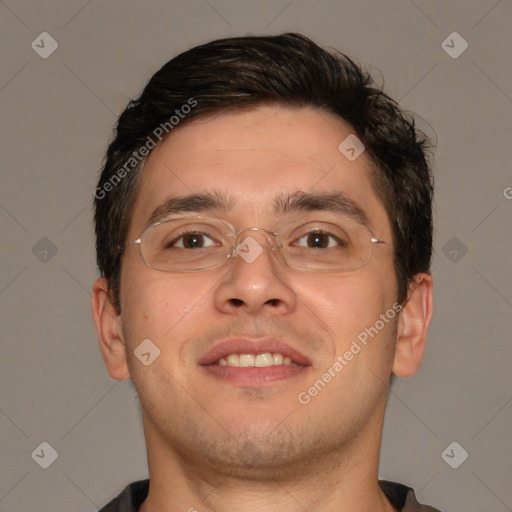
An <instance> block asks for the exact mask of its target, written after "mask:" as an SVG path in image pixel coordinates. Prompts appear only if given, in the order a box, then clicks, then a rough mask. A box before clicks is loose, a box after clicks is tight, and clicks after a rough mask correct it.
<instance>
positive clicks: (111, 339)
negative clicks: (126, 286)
mask: <svg viewBox="0 0 512 512" xmlns="http://www.w3.org/2000/svg"><path fill="white" fill-rule="evenodd" d="M92 317H93V319H94V323H95V325H96V331H97V333H98V341H99V345H100V350H101V355H102V356H103V360H104V361H105V365H106V366H107V371H108V374H109V375H110V376H111V377H112V378H113V379H116V380H127V379H129V378H130V372H129V370H128V363H127V359H126V346H125V342H124V339H123V332H122V327H121V326H122V324H121V316H120V315H119V314H118V313H117V311H116V308H115V306H114V305H113V304H112V301H111V299H110V294H109V289H108V280H107V279H105V278H104V277H101V278H99V279H97V280H96V282H95V283H94V286H93V291H92Z"/></svg>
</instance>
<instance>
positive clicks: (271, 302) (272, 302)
mask: <svg viewBox="0 0 512 512" xmlns="http://www.w3.org/2000/svg"><path fill="white" fill-rule="evenodd" d="M279 302H280V300H279V299H269V300H267V301H266V302H265V304H269V305H270V306H278V305H279Z"/></svg>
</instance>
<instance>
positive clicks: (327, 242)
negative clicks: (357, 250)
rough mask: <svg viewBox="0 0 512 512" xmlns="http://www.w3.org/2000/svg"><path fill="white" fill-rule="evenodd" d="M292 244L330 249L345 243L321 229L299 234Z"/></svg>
mask: <svg viewBox="0 0 512 512" xmlns="http://www.w3.org/2000/svg"><path fill="white" fill-rule="evenodd" d="M294 245H296V246H298V247H307V248H311V249H331V248H333V247H340V246H341V247H343V246H345V244H344V243H343V242H342V241H341V240H340V239H339V238H338V237H337V236H334V235H332V234H330V233H324V232H323V231H312V232H310V233H307V234H305V235H303V236H301V237H300V238H299V239H298V240H297V242H295V243H294Z"/></svg>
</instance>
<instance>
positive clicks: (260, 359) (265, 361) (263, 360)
mask: <svg viewBox="0 0 512 512" xmlns="http://www.w3.org/2000/svg"><path fill="white" fill-rule="evenodd" d="M254 366H258V367H262V366H272V354H271V353H270V352H265V353H264V354H258V355H257V356H256V359H255V360H254Z"/></svg>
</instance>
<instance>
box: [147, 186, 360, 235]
mask: <svg viewBox="0 0 512 512" xmlns="http://www.w3.org/2000/svg"><path fill="white" fill-rule="evenodd" d="M234 202H235V201H234V200H233V198H232V197H231V196H229V195H226V194H224V193H223V192H220V191H218V190H214V191H212V192H204V193H197V194H189V195H185V196H176V197H169V198H168V199H166V200H165V201H164V202H163V203H162V204H161V205H159V206H158V207H157V208H156V209H155V210H154V211H153V213H152V214H151V216H150V217H149V219H148V221H147V223H146V225H147V226H149V225H151V224H155V223H157V222H161V221H162V220H164V219H165V218H167V217H169V216H170V215H174V214H179V213H185V212H193V213H203V212H210V211H212V210H221V211H229V210H231V209H232V207H233V204H234ZM273 208H274V213H275V214H277V215H284V214H287V213H290V212H315V211H327V212H333V213H341V214H343V215H346V216H348V217H351V218H352V219H354V220H355V221H356V222H358V223H359V224H361V225H363V226H365V227H368V217H367V215H366V213H365V211H364V210H363V209H362V208H361V206H359V204H357V203H356V202H355V201H354V200H353V199H352V198H350V197H349V196H348V195H347V194H346V193H345V192H342V191H340V190H335V191H333V192H328V193H325V192H300V191H299V192H291V193H284V194H279V195H278V196H276V197H275V199H274V204H273Z"/></svg>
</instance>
